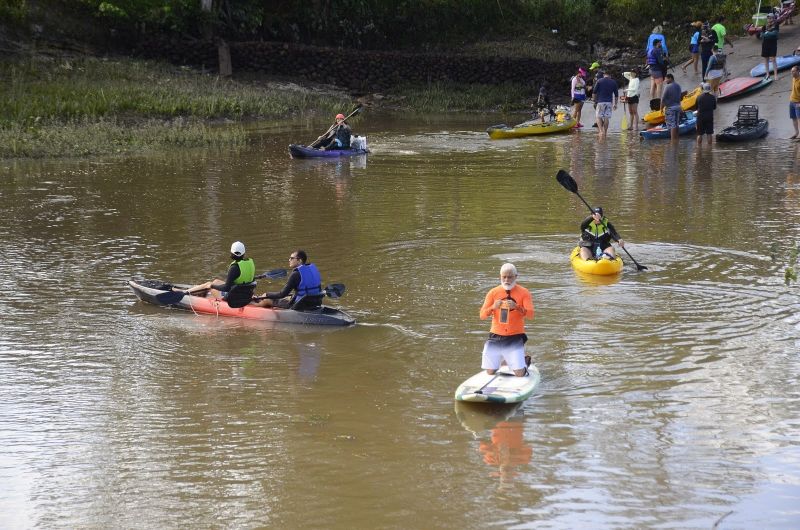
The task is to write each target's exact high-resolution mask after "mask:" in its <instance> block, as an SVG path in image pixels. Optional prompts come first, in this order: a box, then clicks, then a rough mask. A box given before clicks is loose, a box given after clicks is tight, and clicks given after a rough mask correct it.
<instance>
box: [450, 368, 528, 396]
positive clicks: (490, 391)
mask: <svg viewBox="0 0 800 530" xmlns="http://www.w3.org/2000/svg"><path fill="white" fill-rule="evenodd" d="M539 379H540V376H539V370H537V369H536V367H535V366H534V365H530V366H528V375H526V376H525V377H517V376H515V375H514V372H513V371H511V370H510V369H509V368H508V367H507V366H502V367H500V369H499V370H498V371H497V372H496V373H495V374H494V375H489V374H487V373H486V370H481V371H480V372H479V373H477V374H475V375H473V376H472V377H470V378H469V379H467V380H466V381H464V382H463V383H461V385H459V387H458V388H457V389H456V399H457V400H458V401H489V402H491V403H518V402H520V401H525V400H526V399H528V398H529V397H531V394H533V390H534V389H535V388H536V385H538V384H539Z"/></svg>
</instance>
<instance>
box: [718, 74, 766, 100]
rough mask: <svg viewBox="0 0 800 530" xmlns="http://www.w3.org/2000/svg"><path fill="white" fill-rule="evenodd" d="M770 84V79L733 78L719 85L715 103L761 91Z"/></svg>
mask: <svg viewBox="0 0 800 530" xmlns="http://www.w3.org/2000/svg"><path fill="white" fill-rule="evenodd" d="M770 83H772V78H770V79H766V78H763V79H757V78H753V77H735V78H733V79H728V80H727V81H725V82H724V83H722V84H721V85H719V92H720V96H719V97H718V98H717V101H726V100H729V99H733V98H738V97H739V96H743V95H745V94H749V93H750V92H755V91H756V90H761V89H762V88H764V87H765V86H767V85H769V84H770Z"/></svg>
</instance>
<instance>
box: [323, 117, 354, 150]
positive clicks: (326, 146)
mask: <svg viewBox="0 0 800 530" xmlns="http://www.w3.org/2000/svg"><path fill="white" fill-rule="evenodd" d="M352 134H353V131H352V129H350V125H348V123H347V120H345V116H344V114H337V115H336V123H335V124H334V125H333V126H332V127H331V128H330V129H329V130H328V132H327V133H325V134H324V135H323V137H322V139H321V140H320V143H319V148H320V149H323V150H325V151H330V150H333V149H350V136H351V135H352Z"/></svg>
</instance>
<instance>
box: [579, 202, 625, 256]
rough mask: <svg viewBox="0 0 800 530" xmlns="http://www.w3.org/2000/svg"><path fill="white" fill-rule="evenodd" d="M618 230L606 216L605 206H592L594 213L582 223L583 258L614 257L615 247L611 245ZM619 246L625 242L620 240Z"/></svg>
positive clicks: (580, 243)
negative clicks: (604, 214)
mask: <svg viewBox="0 0 800 530" xmlns="http://www.w3.org/2000/svg"><path fill="white" fill-rule="evenodd" d="M616 233H617V231H616V230H615V229H614V225H612V224H611V221H609V220H608V219H607V218H606V217H605V216H603V208H601V207H600V206H595V207H594V208H592V215H590V216H589V217H587V218H586V219H584V220H583V222H582V223H581V239H580V241H579V242H578V246H580V247H581V250H580V252H581V258H582V259H584V260H590V259H614V258H615V257H616V254H615V253H614V247H613V246H612V245H611V240H612V239H613V237H614V236H613V234H616ZM618 242H619V246H621V247H624V246H625V242H624V241H623V240H621V239H620V240H619V241H618Z"/></svg>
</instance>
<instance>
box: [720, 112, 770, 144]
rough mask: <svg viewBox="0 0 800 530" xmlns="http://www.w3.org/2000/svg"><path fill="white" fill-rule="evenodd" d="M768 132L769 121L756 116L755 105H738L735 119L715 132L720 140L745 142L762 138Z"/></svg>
mask: <svg viewBox="0 0 800 530" xmlns="http://www.w3.org/2000/svg"><path fill="white" fill-rule="evenodd" d="M768 133H769V122H768V121H767V120H765V119H763V118H759V117H758V106H757V105H739V112H738V113H737V115H736V121H735V122H733V125H731V126H730V127H725V128H724V129H722V131H721V132H719V133H718V134H717V140H719V141H721V142H746V141H748V140H757V139H758V138H763V137H764V136H766V135H767V134H768Z"/></svg>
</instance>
